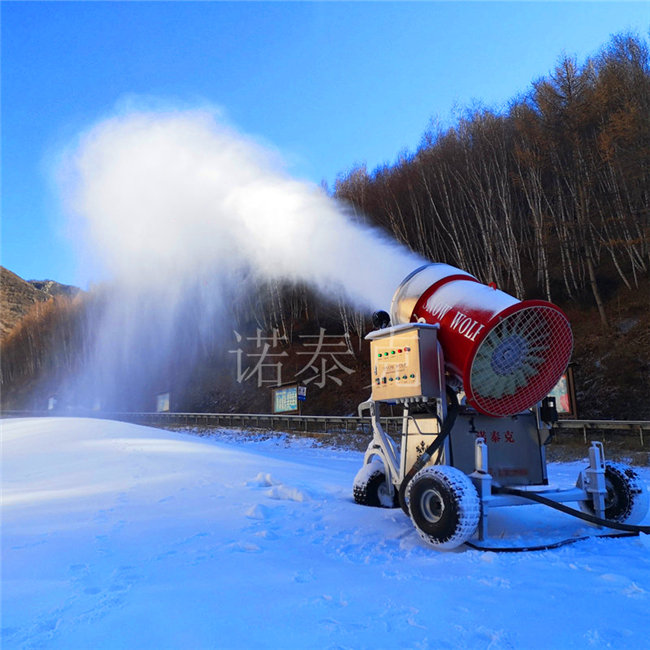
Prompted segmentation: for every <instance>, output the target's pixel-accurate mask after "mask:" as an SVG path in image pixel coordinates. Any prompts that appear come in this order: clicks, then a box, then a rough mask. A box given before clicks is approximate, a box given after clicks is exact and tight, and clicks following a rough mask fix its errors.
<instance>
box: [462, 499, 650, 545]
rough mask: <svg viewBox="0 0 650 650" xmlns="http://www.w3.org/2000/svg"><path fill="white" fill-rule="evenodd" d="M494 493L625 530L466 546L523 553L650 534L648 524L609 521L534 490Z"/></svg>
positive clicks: (467, 543)
mask: <svg viewBox="0 0 650 650" xmlns="http://www.w3.org/2000/svg"><path fill="white" fill-rule="evenodd" d="M494 493H495V494H510V495H513V496H518V497H523V498H524V499H529V500H530V501H535V502H537V503H542V504H544V505H546V506H549V507H550V508H553V509H554V510H559V511H560V512H564V513H566V514H568V515H571V516H573V517H577V518H578V519H583V520H584V521H588V522H589V523H592V524H596V525H598V526H603V527H605V528H612V529H614V530H621V531H625V532H621V533H605V534H604V535H584V536H582V537H570V538H568V539H562V540H559V541H557V542H552V543H550V544H540V545H539V546H483V545H482V544H474V542H465V544H466V545H467V546H469V547H470V548H473V549H474V550H477V551H492V552H494V553H524V552H526V551H548V550H551V549H554V548H560V547H561V546H567V545H569V544H575V543H576V542H582V541H585V540H587V539H593V538H613V537H637V536H638V535H639V534H640V533H644V534H650V526H636V525H633V524H625V523H621V522H618V521H609V520H608V519H601V518H600V517H596V516H595V515H590V514H588V513H586V512H581V511H579V510H576V509H575V508H569V507H568V506H565V505H564V504H563V503H558V502H557V501H553V500H552V499H547V498H546V497H544V496H542V495H541V494H537V493H536V492H526V491H525V490H517V489H515V488H508V487H498V488H494Z"/></svg>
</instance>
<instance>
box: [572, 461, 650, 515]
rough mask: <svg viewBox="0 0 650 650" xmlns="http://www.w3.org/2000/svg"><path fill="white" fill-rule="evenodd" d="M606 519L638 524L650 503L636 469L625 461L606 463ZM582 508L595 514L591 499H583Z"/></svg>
mask: <svg viewBox="0 0 650 650" xmlns="http://www.w3.org/2000/svg"><path fill="white" fill-rule="evenodd" d="M605 486H606V487H607V495H606V496H605V519H608V520H609V521H617V522H619V523H626V524H638V523H639V522H640V521H642V520H643V518H644V517H645V515H646V513H647V512H648V505H650V495H649V494H648V489H647V488H646V486H645V484H644V482H643V481H642V480H641V477H640V476H639V474H638V473H637V472H636V470H635V469H634V468H632V467H630V466H629V465H624V464H623V463H612V462H609V461H608V462H606V463H605ZM580 509H581V510H582V511H583V512H586V513H587V514H589V515H593V514H594V506H593V503H592V502H591V501H581V502H580Z"/></svg>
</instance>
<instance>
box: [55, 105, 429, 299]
mask: <svg viewBox="0 0 650 650" xmlns="http://www.w3.org/2000/svg"><path fill="white" fill-rule="evenodd" d="M71 163H72V165H71V166H70V167H68V171H69V172H70V171H71V172H72V173H73V176H72V178H73V179H74V180H73V182H72V183H69V182H68V183H67V187H68V188H69V191H70V195H69V197H68V198H69V199H70V200H71V205H72V206H73V208H74V210H75V211H76V212H77V214H78V215H79V216H80V217H81V219H82V220H83V222H85V224H86V226H87V230H88V233H89V236H90V243H91V247H92V250H93V252H94V255H96V256H97V257H98V258H100V259H101V260H102V261H103V263H104V265H105V267H106V269H107V270H108V271H109V273H110V274H112V275H113V276H115V277H116V278H117V279H119V280H122V281H124V280H125V279H127V278H129V282H131V281H132V280H133V279H136V278H137V280H138V282H146V281H147V280H148V279H155V278H158V279H160V278H161V277H167V276H170V277H174V276H185V277H188V276H196V275H198V274H203V273H205V272H210V273H216V274H218V275H221V276H222V277H224V278H226V277H227V276H228V275H229V274H230V273H232V272H233V271H241V270H244V269H245V270H247V271H248V272H250V273H252V274H253V276H255V277H258V278H260V279H265V280H269V279H274V280H281V281H282V280H287V281H295V282H305V283H308V284H310V285H312V286H313V287H314V288H317V289H319V290H320V291H323V292H325V293H327V294H330V295H331V294H339V293H342V294H343V295H344V296H345V298H347V300H348V301H350V302H351V303H353V304H354V305H355V306H357V307H359V308H361V309H364V310H369V311H370V310H373V309H377V308H387V307H388V305H389V304H390V299H391V297H392V294H393V292H394V291H395V289H396V288H397V285H398V284H399V283H400V282H401V280H402V279H403V278H404V277H405V276H406V275H407V274H408V273H409V272H411V271H412V270H413V269H414V268H416V267H417V266H418V265H420V264H422V263H423V261H422V260H421V259H420V258H418V257H417V256H416V255H414V254H413V253H411V252H410V251H408V250H407V249H405V248H404V247H400V246H398V245H397V244H396V243H395V242H393V241H391V240H390V239H389V238H388V237H386V236H385V235H383V234H381V233H379V232H378V231H377V230H373V229H370V228H367V227H363V226H361V225H360V224H358V223H355V222H353V221H351V220H350V218H349V216H348V215H347V214H346V212H345V210H344V208H343V207H342V206H341V205H340V204H338V203H337V202H335V201H334V200H332V199H331V198H329V197H327V196H326V195H325V194H324V192H322V190H321V189H320V188H318V187H316V186H314V185H310V184H307V183H304V182H299V181H296V180H294V179H292V178H290V177H289V176H287V174H286V173H285V172H284V171H283V170H282V168H281V165H280V164H279V162H278V160H277V157H276V156H275V155H274V154H273V153H272V152H270V151H269V150H267V149H265V148H263V147H261V146H259V145H258V144H256V143H254V142H253V141H252V140H251V139H249V138H246V137H244V136H243V135H241V134H239V133H236V132H235V131H234V130H233V129H231V128H229V127H228V126H226V125H225V124H224V123H223V122H221V121H220V120H219V118H218V117H217V116H216V114H215V113H214V112H211V111H209V110H195V111H169V112H131V113H129V114H126V115H122V116H119V117H115V118H112V119H107V120H105V121H102V122H100V123H99V124H97V125H95V126H94V127H93V128H92V129H91V130H90V131H89V132H87V133H86V134H85V135H84V136H83V137H82V138H81V140H80V144H79V146H78V148H77V149H76V151H75V153H74V155H73V157H72V159H71ZM69 178H70V177H69Z"/></svg>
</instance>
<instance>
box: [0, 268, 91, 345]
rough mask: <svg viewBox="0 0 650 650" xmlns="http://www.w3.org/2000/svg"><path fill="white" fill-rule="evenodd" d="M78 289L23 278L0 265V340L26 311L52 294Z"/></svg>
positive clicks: (73, 293) (67, 294)
mask: <svg viewBox="0 0 650 650" xmlns="http://www.w3.org/2000/svg"><path fill="white" fill-rule="evenodd" d="M79 291H81V290H80V289H78V288H77V287H72V286H69V285H66V284H60V283H59V282H55V281H54V280H30V281H29V282H28V281H26V280H23V279H22V278H21V277H20V276H18V275H16V274H15V273H12V272H11V271H10V270H9V269H6V268H4V267H3V266H0V340H2V339H4V338H6V336H7V335H8V334H9V332H11V330H12V329H13V328H14V327H15V326H16V325H18V323H19V322H20V321H21V320H22V319H23V317H24V316H25V315H26V314H27V312H28V311H29V310H30V309H31V308H32V307H33V306H34V305H35V304H36V303H39V302H45V301H47V300H49V299H50V298H51V297H52V296H57V295H66V296H70V297H72V296H74V295H76V294H77V293H78V292H79Z"/></svg>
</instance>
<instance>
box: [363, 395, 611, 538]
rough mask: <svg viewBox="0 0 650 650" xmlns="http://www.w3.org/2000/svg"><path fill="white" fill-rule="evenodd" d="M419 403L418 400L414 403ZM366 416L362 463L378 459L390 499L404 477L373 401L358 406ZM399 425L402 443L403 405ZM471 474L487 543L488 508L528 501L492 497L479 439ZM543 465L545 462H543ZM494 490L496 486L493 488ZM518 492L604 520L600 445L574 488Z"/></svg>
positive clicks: (591, 451)
mask: <svg viewBox="0 0 650 650" xmlns="http://www.w3.org/2000/svg"><path fill="white" fill-rule="evenodd" d="M418 401H422V399H420V400H418ZM366 410H367V411H369V412H370V421H371V424H372V434H373V435H372V440H371V441H370V443H369V445H368V448H367V449H366V452H365V455H364V463H365V464H367V463H370V462H371V460H372V459H373V458H374V457H379V458H380V459H381V460H382V462H383V464H384V468H385V471H386V479H387V480H386V484H387V487H388V488H389V492H390V494H391V497H392V496H393V495H394V493H395V492H394V491H395V490H399V489H400V486H401V483H402V481H403V479H404V476H402V475H401V472H400V467H401V462H400V461H401V459H400V452H399V451H398V450H397V449H396V447H395V443H394V442H393V441H392V440H391V438H390V437H389V436H388V435H387V434H386V432H385V431H384V429H383V427H382V426H381V423H380V421H379V417H378V414H377V404H376V402H375V401H374V400H372V399H369V400H367V401H365V402H363V403H361V404H360V405H359V416H360V417H362V416H363V412H364V411H366ZM402 417H403V422H402V439H403V437H404V436H405V435H406V431H407V426H408V420H409V418H410V417H411V416H410V415H409V413H408V405H407V404H405V405H404V413H403V416H402ZM448 444H449V441H448V440H446V441H445V452H446V453H445V458H449V450H448ZM474 454H475V455H474V471H473V472H472V473H471V474H470V475H469V478H470V479H471V480H472V483H473V484H474V486H475V487H476V491H477V492H478V496H479V499H480V502H481V514H480V518H479V523H478V527H477V533H478V538H479V540H480V541H484V540H485V539H487V536H488V535H487V525H488V512H489V509H490V508H499V507H504V506H518V505H531V503H532V502H531V501H529V500H527V499H525V498H524V497H520V496H515V495H508V494H493V492H492V486H493V483H494V481H493V479H492V476H491V475H490V474H489V473H488V471H487V468H488V448H487V444H486V443H485V440H484V439H483V438H478V439H477V440H476V443H475V448H474ZM544 462H546V461H544ZM495 486H496V484H495ZM522 491H525V492H531V493H533V494H539V495H540V496H543V497H545V498H547V499H549V500H551V501H555V502H556V503H564V502H572V501H578V502H580V501H591V502H592V504H593V510H594V514H595V515H596V517H599V518H601V519H604V518H605V496H606V494H607V487H606V483H605V455H604V450H603V444H602V443H601V442H596V441H594V442H592V443H591V447H590V448H589V466H588V467H587V468H586V469H585V470H583V471H582V472H580V474H579V476H578V482H577V486H576V487H574V488H565V489H553V488H548V487H546V486H542V487H541V488H538V487H537V486H528V487H526V488H523V489H522Z"/></svg>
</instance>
